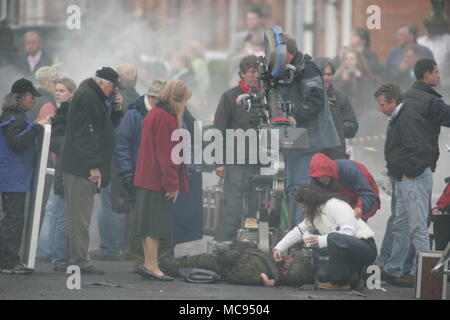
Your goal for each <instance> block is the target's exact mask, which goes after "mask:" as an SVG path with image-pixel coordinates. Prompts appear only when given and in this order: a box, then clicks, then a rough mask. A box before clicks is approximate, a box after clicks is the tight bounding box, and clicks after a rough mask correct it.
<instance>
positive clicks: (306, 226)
mask: <svg viewBox="0 0 450 320" xmlns="http://www.w3.org/2000/svg"><path fill="white" fill-rule="evenodd" d="M312 231H313V228H312V226H311V224H310V223H308V221H307V220H306V219H305V220H303V222H302V223H300V224H299V225H298V226H295V227H294V229H292V230H291V231H289V232H288V234H286V235H285V236H284V238H283V239H282V240H281V241H280V242H278V243H277V245H276V246H275V248H274V250H280V251H282V252H286V251H287V250H288V249H289V248H290V247H292V246H293V245H294V244H296V243H298V242H301V241H303V235H305V234H308V233H311V232H312Z"/></svg>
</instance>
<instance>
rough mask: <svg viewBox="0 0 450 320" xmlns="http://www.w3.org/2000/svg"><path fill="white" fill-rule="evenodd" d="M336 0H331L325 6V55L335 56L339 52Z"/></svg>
mask: <svg viewBox="0 0 450 320" xmlns="http://www.w3.org/2000/svg"><path fill="white" fill-rule="evenodd" d="M336 13H337V12H336V0H329V1H327V3H326V7H325V56H326V57H329V58H334V57H335V56H336V54H337V37H338V31H337V17H336Z"/></svg>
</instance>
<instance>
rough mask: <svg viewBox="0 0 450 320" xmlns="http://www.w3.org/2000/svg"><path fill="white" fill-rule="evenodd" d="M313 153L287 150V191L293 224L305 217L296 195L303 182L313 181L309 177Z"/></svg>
mask: <svg viewBox="0 0 450 320" xmlns="http://www.w3.org/2000/svg"><path fill="white" fill-rule="evenodd" d="M313 155H314V154H313V153H310V154H301V153H299V152H298V151H296V150H288V151H285V159H286V191H287V199H288V202H289V208H290V211H291V217H292V224H293V226H296V225H297V224H299V223H300V222H302V221H303V219H304V216H303V213H302V210H301V208H300V206H299V204H298V203H297V201H295V195H296V194H297V191H298V189H299V187H300V186H301V185H302V184H307V183H310V181H311V179H310V178H309V164H310V162H311V158H312V157H313Z"/></svg>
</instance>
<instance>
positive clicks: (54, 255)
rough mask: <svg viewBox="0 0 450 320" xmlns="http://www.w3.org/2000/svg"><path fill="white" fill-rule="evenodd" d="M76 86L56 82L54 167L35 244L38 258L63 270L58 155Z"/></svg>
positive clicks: (64, 246) (63, 207) (64, 253)
mask: <svg viewBox="0 0 450 320" xmlns="http://www.w3.org/2000/svg"><path fill="white" fill-rule="evenodd" d="M76 89H77V87H76V84H75V82H74V81H73V80H72V79H69V78H61V79H59V80H58V81H57V82H56V102H57V104H58V109H57V110H56V114H55V116H54V117H53V121H52V135H51V139H50V151H51V152H53V153H54V154H55V155H56V159H55V160H56V169H55V177H54V179H53V188H52V191H51V192H50V196H49V198H48V201H47V205H46V207H45V215H44V223H43V224H42V228H41V231H40V234H39V240H38V248H37V257H38V258H39V259H40V260H49V261H51V263H52V265H53V269H54V270H55V271H66V267H67V219H66V204H65V201H64V186H63V180H62V172H61V165H60V157H61V150H62V144H63V139H64V134H65V128H66V115H67V110H68V109H69V103H70V100H71V99H72V97H73V95H74V93H75V91H76Z"/></svg>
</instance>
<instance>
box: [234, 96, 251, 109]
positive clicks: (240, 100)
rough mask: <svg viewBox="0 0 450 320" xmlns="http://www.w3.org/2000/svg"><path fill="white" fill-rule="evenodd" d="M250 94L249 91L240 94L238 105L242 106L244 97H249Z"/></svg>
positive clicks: (237, 99) (237, 100)
mask: <svg viewBox="0 0 450 320" xmlns="http://www.w3.org/2000/svg"><path fill="white" fill-rule="evenodd" d="M248 96H249V94H248V93H243V94H240V95H238V97H237V98H236V104H237V105H238V106H242V99H243V98H245V97H248Z"/></svg>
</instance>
